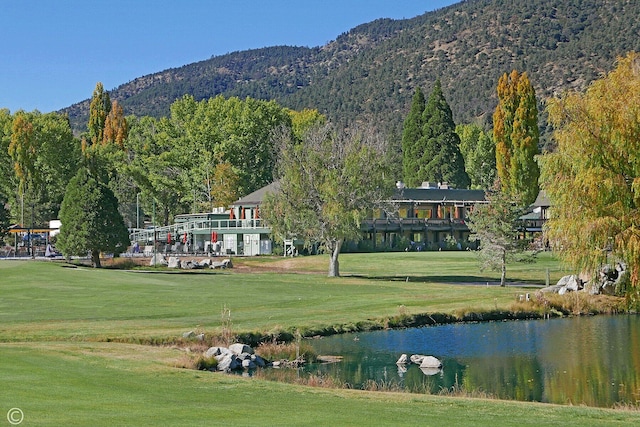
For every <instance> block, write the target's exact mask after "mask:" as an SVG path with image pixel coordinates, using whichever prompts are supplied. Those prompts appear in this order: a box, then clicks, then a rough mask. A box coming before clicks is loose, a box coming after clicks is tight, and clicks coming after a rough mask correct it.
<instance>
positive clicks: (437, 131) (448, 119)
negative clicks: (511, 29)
mask: <svg viewBox="0 0 640 427" xmlns="http://www.w3.org/2000/svg"><path fill="white" fill-rule="evenodd" d="M420 94H421V92H419V91H418V90H416V94H415V95H414V98H413V104H412V107H411V112H410V113H409V116H408V117H407V120H406V121H405V127H404V130H403V138H402V142H403V145H402V148H403V153H402V159H403V160H402V164H403V172H404V179H405V181H406V183H407V185H409V186H411V187H414V186H417V185H419V184H420V183H421V182H423V181H434V182H448V183H449V184H451V185H452V186H454V187H457V188H467V187H469V184H470V181H469V176H468V175H467V173H466V172H465V169H464V159H463V157H462V154H461V153H460V138H459V137H458V135H457V134H456V133H455V123H454V122H453V114H452V112H451V108H450V107H449V104H447V101H446V99H445V98H444V95H443V93H442V88H441V85H440V80H437V81H436V83H435V85H434V88H433V90H432V92H431V95H429V100H428V101H427V103H426V104H425V106H424V111H423V112H422V117H421V118H420V119H418V117H417V112H418V110H419V108H420V106H421V103H422V99H421V96H420ZM420 124H422V130H421V131H419V125H420ZM416 138H417V139H416ZM411 141H414V142H413V143H412V142H411Z"/></svg>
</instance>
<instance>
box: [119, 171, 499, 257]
mask: <svg viewBox="0 0 640 427" xmlns="http://www.w3.org/2000/svg"><path fill="white" fill-rule="evenodd" d="M276 190H277V183H272V184H270V185H267V186H265V187H263V188H261V189H259V190H256V191H254V192H253V193H251V194H248V195H247V196H245V197H242V198H240V199H239V200H237V201H236V202H234V203H232V204H231V206H230V208H229V209H228V210H224V209H222V208H220V209H218V210H217V211H214V212H209V213H198V214H184V215H178V216H177V217H176V220H175V223H174V224H172V225H169V226H163V227H152V228H149V229H145V230H136V231H134V232H133V233H132V234H131V241H132V242H134V243H135V242H137V243H138V246H139V247H140V248H141V249H140V251H141V252H146V253H147V254H149V253H151V252H153V251H154V242H156V243H155V251H160V252H162V253H176V254H180V253H209V254H221V255H266V254H271V253H272V241H271V235H270V233H271V230H270V229H269V228H268V227H267V226H266V224H264V222H263V220H262V219H261V218H260V204H261V203H262V200H263V199H264V196H265V195H266V194H267V193H269V192H271V191H276ZM392 202H393V203H392V205H393V206H394V207H395V211H394V212H388V213H385V212H382V211H379V210H378V211H376V212H373V213H372V215H371V218H370V219H367V220H365V221H364V222H363V223H362V233H363V236H362V237H363V241H364V242H366V244H367V245H368V247H369V248H370V249H371V250H383V249H396V250H398V249H399V250H414V249H415V250H437V249H447V248H451V245H454V247H455V246H457V247H458V248H461V247H464V246H466V245H467V241H468V237H469V228H468V226H467V223H466V220H467V218H468V214H469V211H470V210H471V209H472V208H473V206H474V205H475V204H476V203H486V201H485V198H484V191H483V190H458V189H452V188H449V187H448V186H447V185H446V184H439V185H436V184H431V183H428V182H425V183H423V185H422V186H420V187H419V188H404V186H402V185H399V186H398V188H397V190H396V193H395V195H394V197H393V200H392Z"/></svg>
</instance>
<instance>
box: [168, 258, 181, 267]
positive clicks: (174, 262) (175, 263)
mask: <svg viewBox="0 0 640 427" xmlns="http://www.w3.org/2000/svg"><path fill="white" fill-rule="evenodd" d="M167 267H169V268H180V259H178V257H175V256H171V257H169V262H168V264H167Z"/></svg>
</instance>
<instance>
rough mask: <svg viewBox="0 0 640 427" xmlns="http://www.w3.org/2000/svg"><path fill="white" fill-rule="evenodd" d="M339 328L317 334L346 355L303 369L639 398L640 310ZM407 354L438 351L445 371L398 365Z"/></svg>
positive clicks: (487, 389) (597, 398) (582, 400)
mask: <svg viewBox="0 0 640 427" xmlns="http://www.w3.org/2000/svg"><path fill="white" fill-rule="evenodd" d="M357 338H358V339H357V340H354V335H351V334H347V335H339V336H333V337H327V338H323V339H319V340H315V341H313V342H312V343H313V346H314V347H315V348H316V351H317V352H318V353H319V354H330V355H341V356H344V359H343V361H342V362H339V363H332V364H326V365H311V366H307V367H305V368H304V370H303V371H302V374H305V373H306V374H323V375H331V376H332V377H334V378H337V379H338V380H340V381H341V382H343V383H348V384H350V385H351V386H353V387H354V388H360V387H362V386H363V385H364V384H366V383H367V382H368V381H370V380H374V381H376V382H378V383H379V384H384V385H387V386H397V387H401V388H404V389H407V390H410V391H413V392H428V393H438V392H440V391H441V390H443V389H462V390H465V391H467V392H470V393H472V392H484V393H487V394H490V395H493V396H496V397H499V398H504V399H517V400H525V401H539V402H551V403H560V404H568V403H571V404H586V405H589V406H603V407H610V406H612V405H614V404H615V403H618V402H620V403H633V404H638V403H640V316H633V315H630V316H594V317H586V318H572V319H552V320H546V321H543V320H535V321H518V322H494V323H478V324H456V325H443V326H437V327H426V328H416V329H406V330H399V331H376V332H369V333H360V334H357ZM402 353H406V354H408V355H411V354H425V355H433V356H436V357H437V358H439V359H440V360H441V361H442V363H443V368H442V370H441V371H437V372H430V373H429V375H425V373H423V372H422V371H421V370H420V369H419V368H418V367H417V366H416V365H407V366H406V367H402V366H398V365H396V364H395V362H396V360H397V359H398V357H399V356H400V355H401V354H402Z"/></svg>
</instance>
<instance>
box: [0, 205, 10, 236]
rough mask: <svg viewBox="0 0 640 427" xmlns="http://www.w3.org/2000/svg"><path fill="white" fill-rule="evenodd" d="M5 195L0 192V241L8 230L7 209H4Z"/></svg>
mask: <svg viewBox="0 0 640 427" xmlns="http://www.w3.org/2000/svg"><path fill="white" fill-rule="evenodd" d="M7 201H8V200H7V197H6V196H5V195H3V194H2V193H0V243H3V242H4V238H5V237H6V235H7V234H8V233H7V232H8V230H9V225H10V223H9V211H8V210H7V209H6V205H7Z"/></svg>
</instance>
